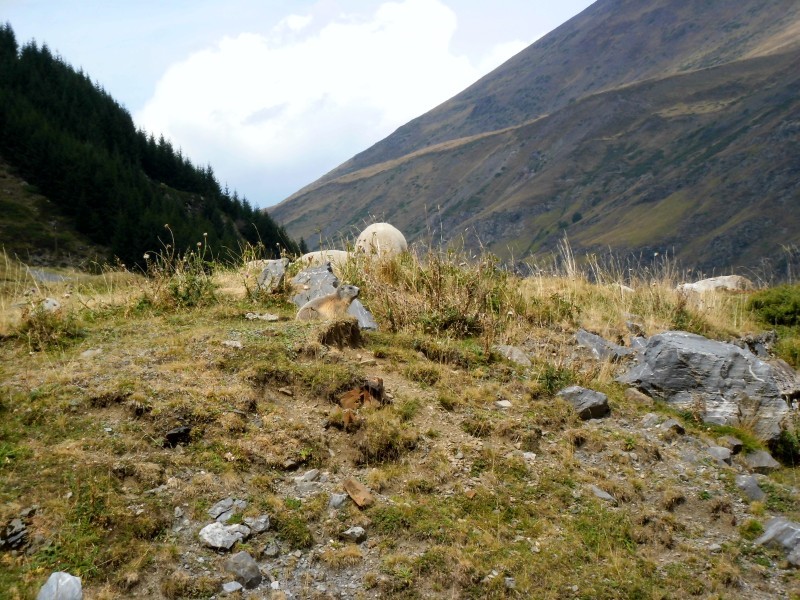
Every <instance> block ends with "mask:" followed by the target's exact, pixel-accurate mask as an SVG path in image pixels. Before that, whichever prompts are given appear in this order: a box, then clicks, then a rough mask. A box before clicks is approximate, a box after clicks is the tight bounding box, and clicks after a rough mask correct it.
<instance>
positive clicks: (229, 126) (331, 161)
mask: <svg viewBox="0 0 800 600" xmlns="http://www.w3.org/2000/svg"><path fill="white" fill-rule="evenodd" d="M456 27H457V22H456V16H455V14H454V13H453V11H452V10H450V9H449V8H448V7H446V6H445V5H444V4H442V3H441V2H440V1H438V0H402V1H400V2H387V3H384V4H381V5H380V6H379V7H378V8H377V10H375V12H374V13H372V14H370V15H366V16H365V15H340V16H339V17H338V18H337V19H335V20H331V21H328V22H327V23H321V22H319V20H318V19H317V18H316V16H315V15H313V14H309V15H290V16H287V17H286V18H284V19H283V20H282V21H281V22H280V23H279V24H278V25H277V26H276V27H274V28H273V29H272V30H271V31H269V32H268V33H267V34H265V35H261V34H255V33H242V34H240V35H238V36H236V37H226V38H223V39H222V40H220V41H219V42H218V43H217V44H216V45H215V46H214V47H211V48H208V49H205V50H203V51H201V52H197V53H195V54H192V55H191V56H189V57H188V58H186V59H185V60H182V61H180V62H178V63H176V64H173V65H172V66H171V67H170V68H169V69H168V70H167V72H166V73H164V75H163V76H162V78H161V79H160V81H159V82H158V84H157V86H156V89H155V93H154V95H153V97H152V98H151V99H150V100H149V101H148V102H147V103H146V104H145V106H144V108H143V109H142V110H141V111H140V112H139V113H137V115H136V120H137V122H138V123H139V124H140V125H141V126H142V127H144V128H145V129H147V130H148V131H153V132H155V133H156V135H158V133H163V134H164V135H165V136H166V137H168V138H170V139H171V140H172V141H173V143H174V144H175V145H176V146H180V147H181V148H182V149H183V151H184V153H185V154H187V155H188V156H190V157H192V158H193V159H194V160H196V161H198V162H200V163H206V162H210V163H211V164H212V165H213V166H214V169H215V171H216V173H217V176H218V177H219V178H220V179H221V180H222V181H223V182H224V181H227V182H228V183H229V184H230V185H231V186H232V187H236V188H237V189H238V190H239V191H240V192H244V193H245V194H247V195H248V197H249V198H250V200H251V201H254V202H255V203H256V204H262V205H267V204H272V203H275V202H277V201H279V200H281V199H282V198H283V197H285V196H287V195H289V194H291V193H292V192H294V191H296V190H297V189H299V188H300V187H302V186H303V185H306V184H308V183H310V182H311V181H313V180H314V179H316V178H317V177H319V176H321V175H322V174H324V173H325V172H327V171H328V170H330V169H331V168H333V167H335V166H336V165H338V164H339V163H341V162H343V161H345V160H347V159H348V158H350V157H351V156H352V155H354V154H356V153H357V152H360V151H361V150H364V149H366V148H367V147H368V146H370V145H371V144H373V143H375V142H377V141H378V140H380V139H382V138H383V137H385V136H386V135H388V134H389V133H391V132H392V131H393V130H394V129H396V128H397V127H399V126H400V125H402V124H403V123H405V122H407V121H409V120H411V119H412V118H414V117H416V116H418V115H420V114H422V113H424V112H426V111H427V110H430V109H431V108H433V107H434V106H436V105H437V104H439V103H441V102H443V101H445V100H446V99H448V98H449V97H451V96H453V95H454V94H456V93H458V92H459V91H461V90H462V89H463V88H465V87H467V86H468V85H470V84H471V83H472V82H474V81H475V80H476V79H478V78H479V77H480V76H482V75H483V74H484V73H486V72H488V71H489V70H491V69H492V68H494V67H496V66H497V65H499V64H500V63H501V62H502V61H503V60H505V59H507V58H509V57H510V56H511V55H513V54H514V53H515V52H517V51H519V50H521V49H522V48H523V47H524V45H525V44H522V43H521V42H508V43H504V44H502V45H500V46H498V47H496V48H494V49H492V51H491V52H490V53H488V54H487V55H486V56H485V57H482V58H481V60H480V61H478V64H472V63H471V62H470V61H469V60H468V59H467V58H466V57H464V56H457V55H455V54H454V53H453V52H452V51H451V49H450V43H451V40H452V37H453V35H454V33H455V31H456Z"/></svg>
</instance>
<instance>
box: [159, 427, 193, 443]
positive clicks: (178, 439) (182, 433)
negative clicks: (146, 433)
mask: <svg viewBox="0 0 800 600" xmlns="http://www.w3.org/2000/svg"><path fill="white" fill-rule="evenodd" d="M191 434H192V428H191V427H187V426H185V425H184V426H182V427H176V428H175V429H170V430H169V431H168V432H167V433H166V434H164V446H165V447H168V448H174V447H175V446H177V445H178V444H188V443H189V442H190V441H191Z"/></svg>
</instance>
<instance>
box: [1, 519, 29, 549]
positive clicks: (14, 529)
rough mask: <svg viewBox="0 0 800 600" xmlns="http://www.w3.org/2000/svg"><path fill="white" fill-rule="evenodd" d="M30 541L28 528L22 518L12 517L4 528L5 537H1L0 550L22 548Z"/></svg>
mask: <svg viewBox="0 0 800 600" xmlns="http://www.w3.org/2000/svg"><path fill="white" fill-rule="evenodd" d="M27 541H28V529H27V527H25V523H23V522H22V519H19V518H17V519H11V521H9V522H8V525H6V527H5V529H3V537H2V538H0V550H17V549H19V548H22V547H23V546H24V545H25V544H26V542H27Z"/></svg>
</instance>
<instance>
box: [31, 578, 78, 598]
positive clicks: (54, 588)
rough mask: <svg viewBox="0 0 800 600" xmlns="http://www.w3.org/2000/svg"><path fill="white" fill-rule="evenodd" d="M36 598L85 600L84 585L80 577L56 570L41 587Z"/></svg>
mask: <svg viewBox="0 0 800 600" xmlns="http://www.w3.org/2000/svg"><path fill="white" fill-rule="evenodd" d="M36 600H83V587H82V586H81V580H80V578H79V577H75V576H74V575H70V574H69V573H64V572H63V571H56V572H55V573H53V574H52V575H50V577H49V579H48V580H47V582H46V583H45V584H44V585H43V586H42V587H41V589H40V590H39V593H38V594H37V596H36Z"/></svg>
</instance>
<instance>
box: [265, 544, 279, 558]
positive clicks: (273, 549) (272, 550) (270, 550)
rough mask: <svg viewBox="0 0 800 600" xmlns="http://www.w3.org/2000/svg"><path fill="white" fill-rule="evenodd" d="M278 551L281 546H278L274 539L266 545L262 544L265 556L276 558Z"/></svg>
mask: <svg viewBox="0 0 800 600" xmlns="http://www.w3.org/2000/svg"><path fill="white" fill-rule="evenodd" d="M280 553H281V548H280V546H278V544H277V542H276V541H275V540H271V541H270V542H269V543H267V545H266V546H264V556H266V557H267V558H277V557H278V555H279V554H280Z"/></svg>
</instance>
